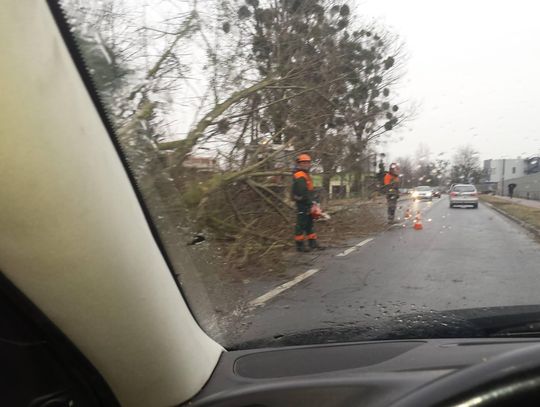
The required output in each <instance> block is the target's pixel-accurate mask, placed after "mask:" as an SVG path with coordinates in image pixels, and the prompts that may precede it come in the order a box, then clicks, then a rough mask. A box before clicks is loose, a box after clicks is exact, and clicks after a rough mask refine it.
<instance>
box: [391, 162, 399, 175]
mask: <svg viewBox="0 0 540 407" xmlns="http://www.w3.org/2000/svg"><path fill="white" fill-rule="evenodd" d="M390 172H394V173H396V174H399V164H397V163H392V164H390Z"/></svg>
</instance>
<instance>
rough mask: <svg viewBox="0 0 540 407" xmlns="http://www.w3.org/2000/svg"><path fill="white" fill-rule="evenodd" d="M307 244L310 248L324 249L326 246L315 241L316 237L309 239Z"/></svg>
mask: <svg viewBox="0 0 540 407" xmlns="http://www.w3.org/2000/svg"><path fill="white" fill-rule="evenodd" d="M308 244H309V248H310V249H311V250H324V249H326V247H323V246H321V245H319V242H318V241H317V239H309V240H308Z"/></svg>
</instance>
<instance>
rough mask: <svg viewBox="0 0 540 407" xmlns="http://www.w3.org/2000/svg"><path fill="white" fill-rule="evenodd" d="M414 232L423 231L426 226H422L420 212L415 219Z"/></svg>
mask: <svg viewBox="0 0 540 407" xmlns="http://www.w3.org/2000/svg"><path fill="white" fill-rule="evenodd" d="M413 228H414V230H422V229H424V226H423V225H422V217H421V216H420V211H418V213H417V214H416V217H415V218H414V226H413Z"/></svg>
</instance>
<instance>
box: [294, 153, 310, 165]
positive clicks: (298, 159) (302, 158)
mask: <svg viewBox="0 0 540 407" xmlns="http://www.w3.org/2000/svg"><path fill="white" fill-rule="evenodd" d="M306 161H307V162H311V157H310V156H309V154H300V155H299V156H298V157H296V162H297V163H301V162H306Z"/></svg>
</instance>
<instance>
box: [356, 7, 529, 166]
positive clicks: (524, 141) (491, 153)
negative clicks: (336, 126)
mask: <svg viewBox="0 0 540 407" xmlns="http://www.w3.org/2000/svg"><path fill="white" fill-rule="evenodd" d="M352 1H353V2H356V4H355V5H356V7H355V8H356V9H357V11H358V12H360V13H361V14H362V15H364V16H365V17H366V18H376V19H377V20H379V21H381V22H383V23H384V24H385V25H386V26H387V27H388V28H390V29H391V31H393V32H395V33H398V34H399V36H400V38H401V39H402V40H403V41H404V42H405V46H406V49H407V54H408V57H409V60H408V62H407V73H406V75H405V77H404V79H403V85H402V87H401V89H400V98H401V99H404V100H411V101H416V102H417V103H418V104H419V107H418V110H417V115H416V119H415V120H414V121H412V122H410V123H408V124H407V128H405V129H403V130H402V131H401V132H400V133H399V135H400V136H403V141H401V142H398V141H393V142H390V143H389V144H388V147H386V149H387V151H388V152H390V154H391V155H392V156H393V157H396V156H400V155H409V154H414V152H415V151H416V149H417V147H418V144H419V143H424V144H426V145H428V146H429V148H430V149H431V151H432V152H433V153H434V155H436V154H438V153H440V152H444V153H447V154H448V155H449V156H451V155H452V152H453V151H455V150H456V148H457V147H458V146H459V145H463V144H471V145H472V146H473V147H474V148H476V149H477V150H478V151H479V152H480V155H481V158H482V159H486V158H502V157H506V158H510V157H517V156H520V155H521V156H522V157H524V156H528V155H532V154H538V153H539V152H540V129H539V127H540V126H539V124H540V24H539V23H538V16H539V11H540V4H539V3H537V2H535V1H532V0H531V1H524V0H517V1H512V2H509V1H499V0H495V1H493V0H490V1H488V0H453V1H445V2H443V1H434V0H352Z"/></svg>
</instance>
